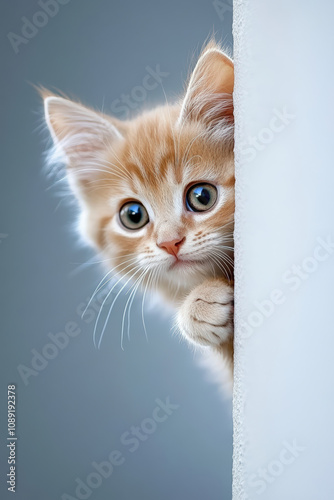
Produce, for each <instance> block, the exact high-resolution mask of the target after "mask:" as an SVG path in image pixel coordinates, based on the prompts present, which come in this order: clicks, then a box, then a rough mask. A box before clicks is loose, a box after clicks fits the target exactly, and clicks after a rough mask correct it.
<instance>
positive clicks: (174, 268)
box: [168, 258, 221, 284]
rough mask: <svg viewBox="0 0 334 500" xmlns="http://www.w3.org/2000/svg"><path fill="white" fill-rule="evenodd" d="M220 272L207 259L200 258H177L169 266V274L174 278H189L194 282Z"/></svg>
mask: <svg viewBox="0 0 334 500" xmlns="http://www.w3.org/2000/svg"><path fill="white" fill-rule="evenodd" d="M220 274H221V273H220V271H219V270H216V269H214V267H213V266H212V265H210V264H209V263H208V261H207V260H200V259H197V260H195V259H194V260H186V259H182V258H179V259H175V261H174V262H172V263H171V264H170V265H169V268H168V275H169V277H170V278H172V279H173V280H177V281H180V280H186V281H188V280H189V281H191V282H193V283H194V284H196V283H197V281H198V282H199V283H200V282H202V281H203V277H205V278H210V277H214V276H217V275H220Z"/></svg>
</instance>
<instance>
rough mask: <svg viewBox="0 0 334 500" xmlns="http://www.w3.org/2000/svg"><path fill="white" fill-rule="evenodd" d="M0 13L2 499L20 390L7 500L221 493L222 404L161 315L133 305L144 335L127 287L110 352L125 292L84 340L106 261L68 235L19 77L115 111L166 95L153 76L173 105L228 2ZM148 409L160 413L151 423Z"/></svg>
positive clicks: (227, 17)
mask: <svg viewBox="0 0 334 500" xmlns="http://www.w3.org/2000/svg"><path fill="white" fill-rule="evenodd" d="M0 23H1V32H2V44H1V51H2V72H1V83H2V93H1V101H2V102H1V109H2V120H1V122H2V124H1V126H2V130H1V138H2V147H1V173H0V189H1V195H0V217H1V220H0V267H1V306H2V307H1V310H2V313H1V316H0V323H1V342H2V348H1V362H0V371H1V391H0V394H1V401H0V405H1V412H0V432H1V435H2V439H1V449H0V460H1V464H0V465H1V475H0V478H1V484H0V497H1V498H11V497H10V493H9V492H8V491H7V485H6V476H5V474H7V472H8V470H9V466H8V464H7V456H8V448H7V447H6V438H7V433H6V431H7V418H6V402H7V385H8V384H16V386H17V387H16V392H17V404H18V407H17V436H18V441H17V464H16V465H17V492H16V498H17V500H56V499H61V498H62V499H64V500H65V499H67V500H68V499H73V498H82V499H84V498H94V499H96V500H105V499H107V498H109V499H111V498H112V499H117V500H139V499H144V498H145V500H171V499H173V500H179V499H182V500H183V499H192V500H197V499H198V500H202V499H203V498H208V499H210V500H218V499H220V500H221V499H229V498H231V480H232V471H231V469H232V418H231V403H230V402H229V401H225V400H224V399H223V397H222V396H221V394H220V393H219V390H218V388H217V386H215V385H214V384H212V383H211V382H210V381H209V376H208V374H207V373H206V372H205V370H203V369H202V368H201V367H199V364H198V361H197V358H196V355H195V354H194V352H193V351H192V350H191V349H190V348H189V347H188V346H187V345H186V344H185V343H183V342H180V340H179V338H177V337H176V336H174V335H172V333H171V331H170V330H171V327H172V319H171V316H170V315H169V314H168V313H166V314H161V310H159V309H157V308H155V307H153V308H151V309H150V310H149V307H146V308H145V319H146V329H147V337H148V341H147V340H146V336H145V332H144V328H143V326H142V318H141V297H138V299H136V300H135V302H134V305H133V308H132V313H131V320H132V323H131V328H130V341H129V340H128V337H127V332H126V335H125V339H124V350H122V349H121V341H120V338H121V322H122V314H123V310H124V305H125V300H126V299H124V298H123V299H122V298H121V299H120V300H119V301H118V302H117V303H116V307H115V309H114V311H113V313H112V315H111V317H110V321H109V324H108V328H107V330H106V333H105V336H104V339H103V342H102V344H101V349H99V350H98V349H96V348H95V347H94V343H93V331H94V324H95V320H96V316H97V311H98V310H99V307H100V305H101V298H99V299H95V300H94V301H93V302H92V304H91V305H90V307H89V309H88V311H87V315H86V316H85V317H84V318H83V319H82V318H81V313H82V311H83V309H84V307H85V305H86V304H87V302H88V300H89V298H90V297H91V295H92V293H93V292H94V290H95V287H96V286H97V284H98V282H99V280H100V279H101V277H102V270H101V267H100V266H99V265H98V264H93V263H92V262H93V261H94V257H93V254H92V253H91V251H90V250H88V249H83V248H82V247H81V246H80V244H79V243H78V241H77V238H76V235H75V233H74V230H73V227H74V221H75V219H76V207H75V205H73V204H69V203H68V201H67V197H66V196H65V195H64V193H62V188H61V186H60V185H55V186H52V185H53V184H54V182H53V181H52V180H50V179H47V177H46V175H45V170H43V164H44V159H43V152H44V151H45V150H46V147H47V145H48V141H47V134H46V133H45V130H43V129H42V127H41V124H42V108H41V102H40V99H39V97H38V95H37V93H36V90H35V89H34V88H33V86H32V85H31V84H41V85H44V86H45V87H47V88H51V89H59V90H61V91H63V92H64V93H66V94H67V95H69V96H73V97H77V98H79V99H80V100H82V101H83V102H84V103H87V104H89V105H92V106H94V107H96V108H98V109H103V110H104V111H105V112H110V113H113V114H114V115H115V116H117V117H118V118H127V117H129V116H131V114H133V113H137V112H139V111H140V110H142V109H144V108H148V107H151V106H153V105H155V104H156V103H159V102H163V101H164V99H165V97H164V92H163V90H162V87H161V85H160V84H157V85H156V86H155V87H154V88H151V87H153V85H151V87H150V88H147V85H146V84H145V82H146V81H147V80H146V79H145V76H146V75H147V74H149V73H152V71H153V72H158V73H159V74H160V75H161V79H162V86H163V89H164V90H165V92H166V94H167V97H168V99H170V100H173V99H174V98H176V97H177V96H178V95H179V94H180V93H181V92H182V90H183V85H184V81H185V79H186V77H187V75H188V69H189V66H190V65H191V64H193V63H194V61H195V59H194V58H196V55H197V54H198V52H199V50H200V48H201V46H202V45H203V43H204V42H205V40H206V39H207V37H208V36H210V35H211V34H212V33H215V34H216V37H217V38H218V39H221V40H222V42H223V44H224V45H225V46H226V47H228V48H229V49H230V50H232V8H231V2H230V1H226V2H223V1H222V2H211V1H210V2H206V1H205V0H184V1H183V2H179V1H176V0H169V2H166V1H164V2H162V1H157V0H155V1H153V0H144V1H141V2H136V1H134V0H128V1H127V2H121V1H107V0H94V2H93V1H92V0H80V1H78V0H44V1H43V0H40V1H33V0H12V1H11V2H10V3H8V2H7V3H6V5H5V4H4V3H3V5H2V15H1V17H0ZM151 82H152V80H150V83H151ZM92 257H93V259H92ZM87 261H89V262H90V264H88V265H86V264H85V263H87ZM64 332H65V333H66V334H65V333H64ZM55 339H56V340H55ZM57 343H58V344H57ZM50 345H51V347H50ZM55 345H56V347H55ZM168 398H169V399H168ZM168 401H169V402H170V406H168V404H169V403H168ZM159 405H160V410H159V415H160V417H161V419H162V416H164V415H166V419H164V421H163V422H158V423H155V421H154V420H152V416H153V415H154V414H155V415H156V414H157V413H154V411H155V408H156V407H157V406H159ZM166 405H167V408H166ZM164 408H165V409H164ZM137 427H140V428H141V431H140V432H141V433H140V435H137V437H134V436H133V435H134V433H137V432H138V430H136V428H137ZM124 433H127V434H124ZM131 439H132V441H131ZM114 450H118V452H119V453H118V454H117V453H116V454H114V455H113V459H114V461H115V462H117V463H118V464H119V465H114V468H113V470H112V471H111V470H110V468H109V469H108V467H107V466H106V464H105V468H104V475H105V476H106V477H103V478H102V479H101V477H102V476H101V473H100V474H97V473H96V471H97V467H98V466H97V465H94V463H95V464H101V462H106V461H109V463H110V454H111V453H112V452H113V451H114ZM76 488H77V491H76Z"/></svg>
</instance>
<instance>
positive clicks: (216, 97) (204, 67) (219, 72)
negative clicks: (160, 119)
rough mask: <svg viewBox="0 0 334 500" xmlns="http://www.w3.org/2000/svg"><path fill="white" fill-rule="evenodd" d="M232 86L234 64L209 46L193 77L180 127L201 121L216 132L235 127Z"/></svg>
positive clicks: (215, 46) (214, 45) (216, 48)
mask: <svg viewBox="0 0 334 500" xmlns="http://www.w3.org/2000/svg"><path fill="white" fill-rule="evenodd" d="M233 86H234V67H233V62H232V60H231V59H230V58H229V57H228V56H227V55H226V54H224V52H222V50H221V49H220V47H219V46H218V45H216V44H215V43H210V44H209V46H207V47H206V49H205V50H204V52H203V53H202V55H201V56H200V58H199V60H198V62H197V64H196V66H195V69H194V71H193V73H192V75H191V78H190V81H189V84H188V88H187V92H186V95H185V98H184V100H183V103H182V108H181V113H180V116H179V123H183V122H185V121H187V120H197V121H202V122H204V123H205V124H206V125H207V126H208V128H209V129H214V130H215V131H217V128H219V126H220V125H221V126H222V127H223V126H224V127H225V128H226V125H230V126H233V96H232V94H233ZM230 128H231V127H230Z"/></svg>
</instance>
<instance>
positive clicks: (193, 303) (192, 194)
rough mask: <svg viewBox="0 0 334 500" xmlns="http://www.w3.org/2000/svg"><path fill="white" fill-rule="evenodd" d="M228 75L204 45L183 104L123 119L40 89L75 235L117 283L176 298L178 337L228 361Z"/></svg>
mask: <svg viewBox="0 0 334 500" xmlns="http://www.w3.org/2000/svg"><path fill="white" fill-rule="evenodd" d="M233 83H234V70H233V62H232V60H231V59H230V58H229V57H228V56H227V55H225V54H224V52H223V51H222V49H221V48H220V46H219V45H217V44H216V43H215V42H210V43H209V44H208V45H207V46H206V48H205V49H204V50H203V52H202V54H201V56H200V57H199V60H198V62H197V64H196V67H195V69H194V71H193V73H192V75H191V77H190V80H189V83H188V86H187V90H186V93H185V96H184V97H183V99H182V100H181V101H180V102H178V103H176V104H174V105H168V104H167V105H165V106H162V107H158V108H156V109H153V110H151V111H148V112H144V113H143V114H142V115H140V116H138V117H136V118H134V119H132V120H129V121H120V120H118V119H116V118H113V117H110V116H107V115H104V114H102V113H99V112H95V111H93V110H92V109H89V108H87V107H85V106H83V105H81V104H79V103H77V102H73V101H70V100H67V99H65V98H63V97H58V96H56V95H52V94H50V93H49V92H47V91H44V90H43V91H42V96H43V98H44V104H45V118H46V122H47V125H48V128H49V130H50V133H51V136H52V139H53V142H54V151H53V157H54V158H56V159H57V160H59V159H60V160H61V161H63V162H64V163H65V164H66V167H67V177H68V180H69V183H70V186H71V187H72V189H73V192H74V193H75V195H76V197H77V198H78V201H79V204H80V208H81V219H80V228H81V232H82V234H83V235H84V236H85V237H86V238H88V240H89V241H90V242H91V243H92V244H93V245H94V246H95V247H96V248H97V249H98V250H99V251H100V252H101V253H102V254H103V255H104V256H105V257H104V258H107V259H108V262H109V263H110V267H111V268H115V270H116V271H117V273H120V274H121V275H123V276H124V279H125V280H128V279H132V280H133V282H135V281H136V280H138V282H137V283H140V285H141V286H142V287H144V286H148V287H149V288H154V289H157V290H158V292H160V294H162V295H163V296H164V298H165V300H167V301H169V302H171V303H172V304H174V306H175V307H176V309H177V317H176V323H177V326H178V328H179V330H180V332H181V333H182V335H183V336H184V337H185V338H186V339H187V340H188V341H189V342H191V343H194V344H197V345H201V346H208V347H209V348H211V350H212V352H213V353H216V356H219V357H220V358H221V359H225V360H227V362H228V364H229V365H230V366H231V368H232V366H233V224H234V222H233V221H234V157H233V131H234V122H233V101H232V93H233ZM152 283H154V286H153V285H152Z"/></svg>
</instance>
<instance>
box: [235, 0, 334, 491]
mask: <svg viewBox="0 0 334 500" xmlns="http://www.w3.org/2000/svg"><path fill="white" fill-rule="evenodd" d="M333 22H334V2H331V1H329V0H323V1H319V2H315V1H309V0H280V1H277V0H276V1H274V0H252V1H251V2H246V1H245V0H235V2H234V37H235V64H236V86H235V117H236V178H237V205H236V353H235V357H236V372H235V394H234V426H235V428H234V495H233V498H234V500H244V499H246V498H249V499H257V498H264V499H265V500H289V499H293V500H330V499H332V498H334V478H333V476H334V472H333V470H332V469H333V464H334V432H333V424H334V397H333V395H334V394H333V393H334V391H333V385H334V362H333V356H334V244H333V242H334V161H333V144H334V137H333V135H334V130H333V128H334V127H333V117H334V97H333V93H334V69H333V62H334V35H333V33H334V29H333ZM282 114H283V118H282ZM326 241H330V242H331V243H330V244H327V243H326ZM256 302H258V303H257V304H256ZM261 302H262V303H263V304H264V303H265V307H266V310H264V309H262V312H261V311H260V310H259V309H260V308H261V306H260V305H259V303H261ZM255 324H257V326H254V325H255ZM247 325H248V326H247ZM291 447H292V448H293V449H292V451H291ZM289 450H290V451H289Z"/></svg>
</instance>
